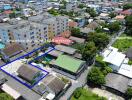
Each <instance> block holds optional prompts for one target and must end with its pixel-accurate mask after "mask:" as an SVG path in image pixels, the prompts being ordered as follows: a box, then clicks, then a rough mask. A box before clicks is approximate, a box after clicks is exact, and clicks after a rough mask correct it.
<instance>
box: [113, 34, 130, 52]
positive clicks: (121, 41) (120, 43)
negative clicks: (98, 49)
mask: <svg viewBox="0 0 132 100" xmlns="http://www.w3.org/2000/svg"><path fill="white" fill-rule="evenodd" d="M112 46H113V47H115V48H118V49H119V51H121V52H124V51H126V50H127V49H128V48H130V47H131V46H132V37H130V36H127V35H124V34H122V35H121V36H120V38H118V39H117V40H116V41H115V43H114V44H113V45H112Z"/></svg>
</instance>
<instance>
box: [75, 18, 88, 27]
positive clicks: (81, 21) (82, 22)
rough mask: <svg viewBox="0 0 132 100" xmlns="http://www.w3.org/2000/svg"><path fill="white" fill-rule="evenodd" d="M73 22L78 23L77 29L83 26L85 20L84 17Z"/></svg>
mask: <svg viewBox="0 0 132 100" xmlns="http://www.w3.org/2000/svg"><path fill="white" fill-rule="evenodd" d="M74 21H75V22H77V23H78V27H83V26H85V24H86V22H87V19H86V18H85V17H84V16H80V17H76V18H74Z"/></svg>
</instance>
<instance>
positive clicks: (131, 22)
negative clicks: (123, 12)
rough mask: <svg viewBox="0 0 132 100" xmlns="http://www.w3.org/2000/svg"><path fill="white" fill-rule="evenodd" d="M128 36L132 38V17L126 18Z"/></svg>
mask: <svg viewBox="0 0 132 100" xmlns="http://www.w3.org/2000/svg"><path fill="white" fill-rule="evenodd" d="M125 33H126V34H127V35H130V36H132V15H130V16H127V17H126V30H125Z"/></svg>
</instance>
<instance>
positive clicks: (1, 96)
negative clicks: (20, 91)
mask: <svg viewBox="0 0 132 100" xmlns="http://www.w3.org/2000/svg"><path fill="white" fill-rule="evenodd" d="M0 100H13V98H12V97H11V96H10V95H8V94H7V93H0Z"/></svg>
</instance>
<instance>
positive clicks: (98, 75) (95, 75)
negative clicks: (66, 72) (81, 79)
mask: <svg viewBox="0 0 132 100" xmlns="http://www.w3.org/2000/svg"><path fill="white" fill-rule="evenodd" d="M87 81H88V82H92V83H94V84H96V85H103V84H105V76H104V75H103V74H102V72H101V71H100V69H99V68H98V67H93V68H92V69H91V70H90V72H89V73H88V76H87Z"/></svg>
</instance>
